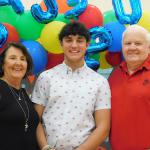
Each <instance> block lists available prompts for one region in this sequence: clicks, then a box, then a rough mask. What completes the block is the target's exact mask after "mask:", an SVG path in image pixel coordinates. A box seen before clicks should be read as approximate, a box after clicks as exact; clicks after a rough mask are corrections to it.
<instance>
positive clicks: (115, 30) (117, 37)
mask: <svg viewBox="0 0 150 150" xmlns="http://www.w3.org/2000/svg"><path fill="white" fill-rule="evenodd" d="M104 27H105V28H106V29H107V30H109V31H110V34H111V36H112V39H113V40H112V45H110V46H109V47H108V51H110V52H120V51H121V49H122V44H121V41H122V33H123V32H124V30H125V26H124V25H122V24H120V23H119V22H109V23H107V24H105V25H104Z"/></svg>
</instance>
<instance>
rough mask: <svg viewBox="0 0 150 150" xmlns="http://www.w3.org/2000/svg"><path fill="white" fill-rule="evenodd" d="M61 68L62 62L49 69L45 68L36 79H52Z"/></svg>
mask: <svg viewBox="0 0 150 150" xmlns="http://www.w3.org/2000/svg"><path fill="white" fill-rule="evenodd" d="M61 70H63V65H62V64H59V65H57V66H55V67H53V68H51V69H48V70H45V71H43V72H42V73H41V74H40V75H39V77H38V80H45V79H48V80H50V79H53V78H54V77H55V75H56V74H58V73H60V72H61Z"/></svg>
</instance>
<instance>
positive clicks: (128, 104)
mask: <svg viewBox="0 0 150 150" xmlns="http://www.w3.org/2000/svg"><path fill="white" fill-rule="evenodd" d="M109 83H110V88H111V93H112V108H111V111H112V112H111V113H112V121H111V134H110V142H111V145H112V150H146V149H150V56H149V57H148V59H147V60H146V61H145V62H144V64H143V65H142V66H141V67H139V68H138V69H137V70H136V71H135V72H134V73H133V74H132V75H129V74H128V71H127V66H126V63H125V62H123V63H122V64H121V65H120V66H119V67H118V68H116V69H115V70H114V71H113V72H112V74H111V76H110V78H109Z"/></svg>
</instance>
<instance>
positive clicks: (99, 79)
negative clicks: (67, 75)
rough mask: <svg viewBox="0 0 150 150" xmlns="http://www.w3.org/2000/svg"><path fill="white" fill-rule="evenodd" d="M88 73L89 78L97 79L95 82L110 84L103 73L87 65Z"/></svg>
mask: <svg viewBox="0 0 150 150" xmlns="http://www.w3.org/2000/svg"><path fill="white" fill-rule="evenodd" d="M87 73H88V75H89V76H88V78H90V79H91V80H94V81H95V84H97V85H99V86H101V85H102V84H105V83H106V84H108V80H107V79H106V78H105V77H104V76H102V75H101V74H99V73H98V72H95V71H94V70H92V69H91V68H89V67H87Z"/></svg>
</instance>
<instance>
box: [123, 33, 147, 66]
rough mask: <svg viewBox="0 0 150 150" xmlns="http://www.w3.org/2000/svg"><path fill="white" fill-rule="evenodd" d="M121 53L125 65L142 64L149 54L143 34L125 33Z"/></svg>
mask: <svg viewBox="0 0 150 150" xmlns="http://www.w3.org/2000/svg"><path fill="white" fill-rule="evenodd" d="M122 51H123V55H124V58H125V60H126V62H127V64H130V65H132V64H133V65H136V64H137V65H139V66H140V65H141V64H143V62H144V61H145V60H146V58H147V57H148V54H149V52H150V47H149V43H148V42H147V40H146V36H145V34H144V33H143V32H141V31H136V32H134V31H133V32H127V33H126V34H125V36H124V39H123V45H122Z"/></svg>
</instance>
